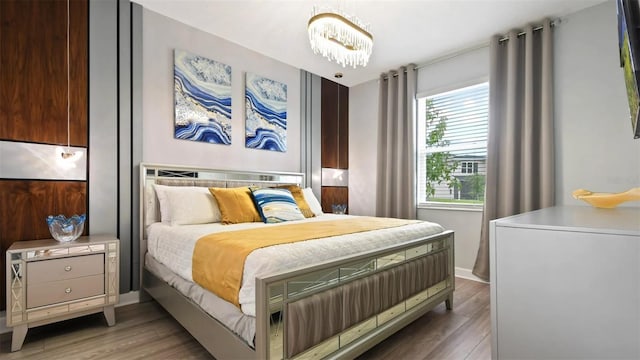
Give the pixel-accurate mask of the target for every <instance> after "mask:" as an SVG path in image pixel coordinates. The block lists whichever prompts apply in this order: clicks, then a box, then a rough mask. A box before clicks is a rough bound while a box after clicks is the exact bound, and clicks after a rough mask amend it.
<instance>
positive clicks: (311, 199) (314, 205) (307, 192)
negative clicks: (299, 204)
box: [302, 188, 324, 216]
mask: <svg viewBox="0 0 640 360" xmlns="http://www.w3.org/2000/svg"><path fill="white" fill-rule="evenodd" d="M302 194H303V195H304V199H305V200H306V201H307V204H309V208H310V209H311V211H312V212H313V214H314V215H315V216H320V215H322V214H324V213H323V212H322V205H320V202H319V201H318V198H316V196H315V195H314V194H313V190H312V189H311V188H304V189H303V190H302Z"/></svg>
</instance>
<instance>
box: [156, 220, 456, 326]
mask: <svg viewBox="0 0 640 360" xmlns="http://www.w3.org/2000/svg"><path fill="white" fill-rule="evenodd" d="M350 217H351V218H352V217H353V216H352V215H333V214H325V215H322V216H318V217H314V218H310V219H306V220H302V221H325V220H334V219H347V218H350ZM285 224H287V223H279V224H263V223H243V224H233V225H222V224H220V223H215V224H201V225H180V226H169V225H166V224H162V223H154V224H151V225H150V226H149V228H148V251H149V253H150V254H151V255H152V256H153V257H154V258H156V259H157V260H158V261H159V262H161V263H163V264H164V265H165V266H167V267H168V268H169V269H171V270H172V271H174V272H175V273H176V274H178V275H180V276H182V277H183V278H185V279H187V280H190V281H193V278H192V277H191V258H192V255H193V249H194V247H195V244H196V242H197V241H198V239H199V238H200V237H202V236H204V235H207V234H211V233H214V232H221V231H229V230H241V229H252V228H258V227H264V226H281V225H285ZM442 231H444V229H443V228H442V226H440V225H438V224H435V223H431V222H420V223H416V224H409V225H405V226H401V227H395V228H389V229H382V230H376V231H367V232H360V233H355V234H349V235H342V236H334V237H330V238H326V239H322V240H309V241H301V242H296V243H291V244H283V245H275V246H270V247H266V248H261V249H257V250H255V251H253V252H252V253H251V254H249V256H248V257H247V260H246V262H245V265H244V273H243V277H242V287H241V288H240V294H239V300H240V306H241V309H242V312H244V313H245V314H247V315H250V316H255V314H256V306H255V278H256V275H259V274H271V273H275V272H279V271H282V270H287V269H293V268H297V267H301V266H304V265H309V264H313V263H318V262H322V261H325V260H331V259H335V258H337V257H342V256H346V255H351V254H355V253H359V252H363V251H368V250H373V249H377V248H381V247H384V246H388V245H393V244H398V243H402V242H405V241H409V240H413V239H418V238H421V237H424V236H427V235H432V234H437V233H440V232H442ZM214 266H215V265H214Z"/></svg>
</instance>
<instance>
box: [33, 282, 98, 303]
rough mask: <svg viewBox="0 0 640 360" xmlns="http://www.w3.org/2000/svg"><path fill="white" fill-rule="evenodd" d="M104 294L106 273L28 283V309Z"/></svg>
mask: <svg viewBox="0 0 640 360" xmlns="http://www.w3.org/2000/svg"><path fill="white" fill-rule="evenodd" d="M101 294H104V275H103V274H100V275H93V276H86V277H81V278H76V279H68V280H62V281H52V282H49V283H40V284H31V283H30V284H28V285H27V309H31V308H34V307H38V306H44V305H51V304H55V303H59V302H63V301H71V300H76V299H80V298H85V297H90V296H96V295H101Z"/></svg>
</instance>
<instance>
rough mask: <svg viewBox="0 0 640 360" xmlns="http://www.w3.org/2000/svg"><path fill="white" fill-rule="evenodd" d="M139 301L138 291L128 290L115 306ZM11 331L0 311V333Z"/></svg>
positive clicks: (5, 315) (5, 316)
mask: <svg viewBox="0 0 640 360" xmlns="http://www.w3.org/2000/svg"><path fill="white" fill-rule="evenodd" d="M139 302H140V292H139V291H129V292H128V293H125V294H120V302H119V303H118V304H116V307H120V306H126V305H131V304H136V303H139ZM8 332H11V328H8V327H7V313H6V311H0V334H4V333H8Z"/></svg>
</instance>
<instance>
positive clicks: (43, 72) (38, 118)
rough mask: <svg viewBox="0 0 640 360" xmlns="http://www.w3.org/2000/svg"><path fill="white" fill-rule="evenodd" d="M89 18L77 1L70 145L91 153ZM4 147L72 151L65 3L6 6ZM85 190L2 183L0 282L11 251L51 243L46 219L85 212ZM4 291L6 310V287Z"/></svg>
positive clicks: (0, 123) (0, 15) (1, 12)
mask: <svg viewBox="0 0 640 360" xmlns="http://www.w3.org/2000/svg"><path fill="white" fill-rule="evenodd" d="M88 15H89V4H88V1H87V0H71V2H70V17H69V18H70V37H69V43H70V46H69V50H70V56H69V59H70V64H71V66H70V72H69V75H70V91H69V99H70V112H69V113H70V129H71V132H70V143H71V145H72V146H81V147H87V146H88V66H89V56H88V51H89V44H88V41H89V40H88V39H89V33H88V19H89V17H88ZM0 140H11V141H20V142H30V143H42V144H54V145H66V144H67V2H66V1H64V0H0ZM24 166H29V164H24ZM87 188H88V186H87V182H85V181H52V180H48V179H42V180H40V179H37V180H20V179H0V248H1V249H2V267H0V279H2V281H4V278H5V264H4V262H5V252H6V249H7V248H8V247H9V246H11V244H13V243H14V242H15V241H21V240H31V239H43V238H50V237H51V235H50V234H49V230H48V228H47V225H46V222H45V218H46V216H47V215H51V214H65V215H67V216H69V215H71V214H82V213H87V210H88V204H87V201H88V196H87ZM87 215H88V214H87ZM86 233H88V229H87V228H85V234H86ZM0 289H2V290H0V293H1V294H0V305H1V306H0V309H1V310H4V308H5V300H6V298H5V296H6V295H5V286H4V285H3V286H0Z"/></svg>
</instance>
